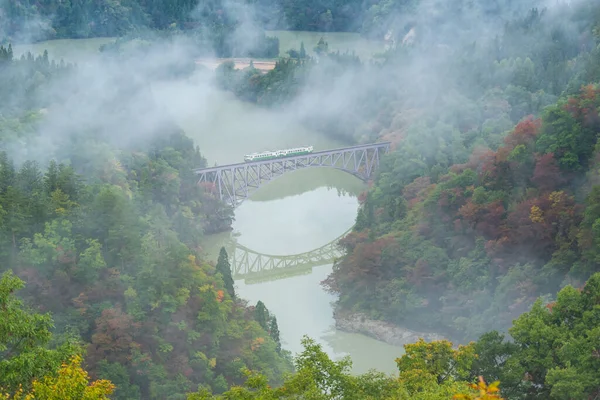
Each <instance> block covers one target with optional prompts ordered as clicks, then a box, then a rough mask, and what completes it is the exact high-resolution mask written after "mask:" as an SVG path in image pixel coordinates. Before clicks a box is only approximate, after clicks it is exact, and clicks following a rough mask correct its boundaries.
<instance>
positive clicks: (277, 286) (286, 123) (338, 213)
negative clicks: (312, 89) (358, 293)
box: [154, 77, 403, 373]
mask: <svg viewBox="0 0 600 400" xmlns="http://www.w3.org/2000/svg"><path fill="white" fill-rule="evenodd" d="M154 92H155V95H156V98H157V100H158V101H161V102H162V104H164V106H165V107H166V108H167V109H168V111H169V112H170V113H171V115H172V116H173V118H175V120H177V121H178V123H179V124H180V126H181V127H182V128H183V129H184V130H185V131H186V133H187V134H188V135H189V136H190V137H192V138H193V139H194V141H195V142H196V143H197V144H198V146H199V147H200V149H201V152H202V153H203V155H204V156H205V157H206V158H207V160H208V164H209V165H211V166H212V165H214V164H215V163H217V164H219V165H224V164H228V163H234V162H239V161H240V160H242V159H243V156H244V154H247V153H251V152H254V151H261V150H266V149H278V148H286V147H291V146H300V145H313V146H314V147H315V150H323V149H328V148H336V147H343V146H345V145H346V144H345V143H342V142H339V141H336V140H334V139H331V138H329V137H326V136H324V135H323V134H320V133H317V132H314V131H311V130H308V129H306V128H304V127H303V126H301V125H300V124H299V123H298V122H297V121H294V120H293V118H292V117H287V116H285V115H281V114H276V113H274V112H271V111H268V110H264V109H260V108H258V107H256V106H254V105H252V104H248V103H243V102H240V101H239V100H237V99H236V98H235V97H234V96H233V95H231V94H229V93H224V92H221V91H219V90H215V89H213V88H210V87H208V86H207V84H206V81H205V80H203V79H202V78H201V77H197V78H196V80H192V82H185V83H183V82H180V83H178V84H173V83H169V84H166V85H163V86H155V87H154ZM165 99H167V100H165ZM364 189H365V185H364V183H363V182H361V181H360V180H358V179H357V178H355V177H353V176H351V175H349V174H346V173H344V172H342V171H337V170H330V169H321V168H314V169H307V170H301V171H295V172H291V173H289V174H287V175H284V176H282V177H281V178H278V179H277V180H275V181H273V182H271V183H269V184H267V185H265V186H263V187H261V188H260V189H259V190H258V191H257V192H255V193H254V195H253V196H252V197H251V198H250V199H249V200H246V201H245V202H244V203H242V204H241V205H240V206H239V207H238V208H237V209H236V211H235V218H236V219H235V222H234V224H233V232H231V233H230V232H227V233H222V234H218V235H212V236H211V237H208V238H207V240H206V249H205V251H206V254H207V256H208V257H209V258H210V259H212V260H215V259H216V256H217V254H218V251H219V249H220V247H221V246H225V247H226V248H227V249H228V253H229V257H230V260H231V262H232V270H234V277H235V275H236V274H235V270H243V269H244V268H247V267H248V265H247V264H249V263H251V262H252V261H256V260H257V258H260V259H261V260H262V261H263V262H265V263H266V262H269V261H273V259H274V258H273V257H270V256H269V255H271V256H273V255H275V256H288V257H287V258H286V259H285V261H286V262H287V263H286V265H289V263H292V264H293V267H287V268H278V269H276V270H272V271H264V270H263V271H259V272H258V273H255V274H253V275H252V276H248V275H247V274H246V276H244V275H243V274H242V276H241V277H240V278H239V279H236V281H235V284H236V292H237V294H238V295H239V296H240V297H242V298H244V299H247V300H248V301H249V302H250V304H256V302H257V301H258V300H262V301H263V302H264V303H265V305H266V306H267V308H268V309H269V310H270V311H271V312H273V313H274V314H275V315H276V316H277V321H278V324H279V330H280V332H281V339H282V345H283V347H284V348H285V349H288V350H290V351H292V353H297V352H299V351H301V350H302V346H301V343H300V339H301V338H302V336H303V335H305V334H306V335H308V336H310V337H311V338H313V339H315V340H317V341H318V342H319V343H320V344H321V345H322V346H323V348H324V350H326V351H327V353H328V354H329V355H330V356H331V357H332V358H335V359H339V358H340V357H342V356H345V355H350V356H351V358H352V360H353V372H354V373H363V372H366V371H367V370H368V369H370V368H375V369H378V370H380V371H383V372H386V373H387V372H389V373H392V372H396V371H397V369H396V366H395V362H394V360H395V358H396V357H399V356H401V355H402V353H403V349H402V348H400V347H395V346H391V345H389V344H386V343H384V342H381V341H378V340H375V339H372V338H369V337H367V336H364V335H360V334H353V333H346V332H341V331H338V330H336V329H335V326H334V319H333V307H332V302H333V301H334V300H335V298H334V296H333V295H331V294H329V293H327V292H326V291H325V290H324V289H323V288H322V287H321V285H320V282H321V281H322V280H324V279H325V278H326V277H327V275H329V273H330V272H331V269H332V261H331V260H330V259H329V260H328V259H327V257H326V256H325V257H317V258H321V260H317V261H316V262H308V263H307V262H304V261H303V260H304V259H306V258H308V257H307V256H311V255H314V254H315V252H312V253H311V251H313V250H315V249H319V248H322V247H323V246H325V248H326V249H330V248H331V247H333V246H331V245H330V244H331V243H332V242H333V243H335V241H337V239H338V238H339V237H340V235H342V234H344V233H345V232H346V231H348V229H350V228H351V227H352V225H353V224H354V220H355V218H356V213H357V209H358V200H357V195H358V194H359V193H360V192H361V191H362V190H364ZM328 245H329V246H328ZM307 253H308V254H307ZM293 255H299V256H297V257H290V256H293ZM244 257H249V259H248V258H246V259H245V258H244ZM248 260H249V261H248ZM277 260H280V257H275V261H277ZM317 264H321V265H317ZM238 277H239V275H238Z"/></svg>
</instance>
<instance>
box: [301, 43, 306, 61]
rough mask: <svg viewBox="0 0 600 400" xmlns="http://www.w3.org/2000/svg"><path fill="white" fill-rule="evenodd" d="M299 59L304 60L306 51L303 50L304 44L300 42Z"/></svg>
mask: <svg viewBox="0 0 600 400" xmlns="http://www.w3.org/2000/svg"><path fill="white" fill-rule="evenodd" d="M300 58H301V59H302V58H306V49H305V48H304V42H300Z"/></svg>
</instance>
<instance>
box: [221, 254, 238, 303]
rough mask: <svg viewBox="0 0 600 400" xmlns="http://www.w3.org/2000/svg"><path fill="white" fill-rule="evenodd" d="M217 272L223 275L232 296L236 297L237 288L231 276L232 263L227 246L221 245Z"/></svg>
mask: <svg viewBox="0 0 600 400" xmlns="http://www.w3.org/2000/svg"><path fill="white" fill-rule="evenodd" d="M217 272H218V273H220V274H221V275H222V276H223V282H225V288H226V289H227V292H229V295H230V296H231V297H232V298H235V289H234V287H233V277H232V276H231V264H229V256H228V255H227V251H226V250H225V247H221V251H219V259H218V260H217Z"/></svg>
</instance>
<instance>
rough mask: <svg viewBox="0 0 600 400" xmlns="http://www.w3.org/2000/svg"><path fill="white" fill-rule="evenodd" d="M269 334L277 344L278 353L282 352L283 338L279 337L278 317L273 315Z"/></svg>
mask: <svg viewBox="0 0 600 400" xmlns="http://www.w3.org/2000/svg"><path fill="white" fill-rule="evenodd" d="M269 335H271V338H272V339H273V340H274V341H275V343H276V344H277V347H276V348H275V349H276V350H277V352H278V353H280V352H281V340H280V338H279V326H278V325H277V317H276V316H274V315H273V317H272V318H271V320H270V321H269Z"/></svg>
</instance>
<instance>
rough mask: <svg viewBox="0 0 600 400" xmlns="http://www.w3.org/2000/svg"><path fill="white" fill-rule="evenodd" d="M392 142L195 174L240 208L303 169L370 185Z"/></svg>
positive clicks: (250, 163) (200, 171)
mask: <svg viewBox="0 0 600 400" xmlns="http://www.w3.org/2000/svg"><path fill="white" fill-rule="evenodd" d="M389 148H390V142H381V143H373V144H366V145H360V146H352V147H345V148H341V149H334V150H325V151H319V152H315V153H310V154H306V155H301V156H295V157H286V158H280V159H274V160H267V161H254V162H245V163H238V164H230V165H223V166H220V167H213V168H203V169H197V170H194V173H196V174H197V175H198V184H199V185H204V186H206V187H207V188H208V189H210V190H213V191H215V192H216V193H217V195H218V196H219V198H220V199H221V200H222V201H225V202H226V203H228V204H229V205H230V206H232V207H234V208H235V207H237V206H238V205H240V204H241V203H242V202H243V201H244V200H245V199H247V198H248V197H250V195H251V194H252V193H253V192H254V191H256V190H257V189H258V188H260V187H261V186H263V185H265V184H266V183H268V182H271V181H273V180H275V179H277V178H279V177H281V176H283V175H284V174H285V173H287V172H290V171H296V170H299V169H304V168H334V169H338V170H341V171H344V172H347V173H349V174H351V175H354V176H356V177H357V178H359V179H361V180H363V181H367V180H368V179H370V178H371V177H372V175H373V172H374V171H375V169H376V168H377V167H379V162H380V159H381V156H382V155H383V154H385V153H387V152H388V151H389Z"/></svg>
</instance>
